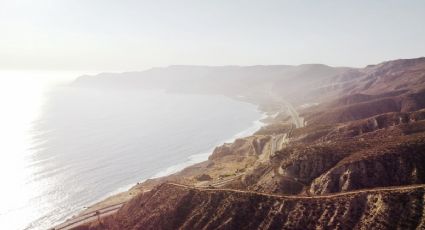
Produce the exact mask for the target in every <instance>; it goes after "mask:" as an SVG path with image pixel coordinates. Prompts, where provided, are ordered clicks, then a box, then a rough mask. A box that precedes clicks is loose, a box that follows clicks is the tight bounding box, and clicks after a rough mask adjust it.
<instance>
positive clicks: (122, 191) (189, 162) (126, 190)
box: [53, 108, 272, 226]
mask: <svg viewBox="0 0 425 230" xmlns="http://www.w3.org/2000/svg"><path fill="white" fill-rule="evenodd" d="M257 111H258V112H259V113H260V114H261V116H260V117H259V118H258V119H256V120H254V121H253V122H252V123H251V125H250V126H249V127H248V128H246V129H244V130H242V131H240V132H238V133H236V134H234V135H233V136H232V137H231V138H228V139H226V140H224V141H221V142H219V143H217V144H215V145H214V147H212V148H211V149H210V150H208V151H207V152H204V153H199V154H194V155H190V156H188V158H187V159H186V161H184V162H182V163H178V164H175V165H172V166H169V167H167V168H165V169H163V170H161V171H159V172H158V173H156V174H154V175H153V176H151V177H149V178H147V179H144V180H141V181H138V182H135V183H132V184H129V185H126V186H121V187H120V188H117V189H116V190H114V191H112V192H110V193H108V194H107V195H105V196H103V197H102V198H99V199H97V200H96V201H94V202H92V203H90V204H88V205H85V206H83V207H81V210H79V211H76V212H75V213H73V214H71V215H70V216H68V217H65V218H64V219H63V220H61V221H58V222H56V223H54V224H53V226H58V225H62V224H64V223H66V222H68V221H69V220H72V219H74V218H76V217H78V216H81V215H85V214H86V213H88V212H91V211H92V210H94V209H98V207H102V206H104V205H105V204H108V203H109V202H110V203H111V204H116V203H119V202H118V201H120V197H121V196H124V197H125V196H128V195H132V192H131V191H132V190H133V189H134V188H135V187H136V186H137V185H139V184H142V183H144V182H146V181H148V180H154V179H158V178H161V177H167V176H170V175H173V174H177V173H179V172H181V171H183V170H185V169H186V168H189V167H192V166H195V165H197V164H200V163H202V162H205V161H207V160H208V158H209V156H211V154H212V153H213V151H214V149H215V148H216V147H218V146H221V145H223V144H225V143H233V142H234V141H235V140H237V139H239V138H244V137H248V136H251V135H253V134H254V133H255V132H257V131H258V130H260V129H261V128H262V127H263V126H264V125H266V124H267V123H266V122H264V120H266V119H267V118H270V117H272V115H270V114H268V112H266V111H264V110H261V109H259V108H257ZM115 199H118V200H116V201H114V200H115Z"/></svg>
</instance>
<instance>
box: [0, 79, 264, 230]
mask: <svg viewBox="0 0 425 230" xmlns="http://www.w3.org/2000/svg"><path fill="white" fill-rule="evenodd" d="M1 77H2V78H0V83H1V84H0V85H1V86H0V90H1V97H2V98H1V99H0V102H1V108H2V110H1V111H0V112H1V117H0V119H1V121H0V125H1V131H0V135H1V136H0V137H1V138H2V142H1V143H0V150H1V152H0V179H1V183H2V186H1V187H2V188H1V190H0V201H1V205H0V229H47V228H49V227H52V226H54V225H55V224H58V223H60V222H62V221H64V220H65V219H66V218H69V217H71V216H72V215H74V214H76V213H78V212H79V211H81V210H82V208H83V207H85V206H88V205H90V204H93V203H95V202H98V201H100V200H101V199H103V198H106V197H107V196H109V195H112V194H114V193H117V192H120V191H123V190H125V189H128V188H129V187H131V186H133V185H134V184H136V183H137V182H140V181H143V180H146V179H148V178H154V177H159V176H165V175H168V174H170V173H174V172H177V171H179V170H181V169H183V168H184V167H186V166H188V165H191V164H194V163H197V162H201V161H203V160H206V159H207V158H208V156H209V155H210V154H211V152H212V150H213V149H214V147H215V146H217V145H220V144H222V143H224V142H225V141H232V139H234V138H235V137H242V136H246V135H249V134H251V133H253V132H254V131H256V130H257V129H258V128H259V126H260V125H261V123H260V122H259V119H260V118H261V117H262V114H261V113H260V112H259V111H258V110H257V108H256V106H254V105H252V104H248V103H243V102H240V101H235V100H232V99H229V98H226V97H224V96H219V95H196V94H175V93H167V92H166V91H164V90H114V89H94V88H80V87H75V86H71V85H69V84H61V85H54V84H47V85H46V84H44V83H43V84H42V83H40V82H39V81H38V80H37V79H36V78H28V77H21V78H20V77H16V76H15V77H14V78H13V79H11V78H10V77H9V78H8V77H7V76H5V75H4V74H3V75H2V76H1Z"/></svg>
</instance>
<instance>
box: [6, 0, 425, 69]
mask: <svg viewBox="0 0 425 230" xmlns="http://www.w3.org/2000/svg"><path fill="white" fill-rule="evenodd" d="M424 12H425V1H423V0H416V1H415V0H410V1H402V0H398V1H394V0H386V1H384V0H376V1H370V0H369V1H363V0H352V1H336V0H334V1H325V0H311V1H307V0H304V1H301V0H300V1H295V0H294V1H285V0H280V1H272V0H258V1H257V0H252V1H250V0H245V1H238V0H211V1H201V0H179V1H177V0H173V1H171V0H169V1H163V0H154V1H143V0H115V1H112V0H37V1H34V0H10V1H6V0H0V70H54V71H61V70H67V71H69V70H70V71H133V70H143V69H147V68H150V67H157V66H168V65H257V64H265V65H267V64H290V65H297V64H305V63H323V64H328V65H331V66H353V67H362V66H365V65H368V64H374V63H379V62H382V61H385V60H392V59H399V58H415V57H420V56H425V42H424V41H425V25H424V21H425V14H424Z"/></svg>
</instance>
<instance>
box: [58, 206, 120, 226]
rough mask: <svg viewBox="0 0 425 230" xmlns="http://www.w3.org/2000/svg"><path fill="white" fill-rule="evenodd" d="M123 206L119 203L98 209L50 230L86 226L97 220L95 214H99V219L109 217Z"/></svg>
mask: <svg viewBox="0 0 425 230" xmlns="http://www.w3.org/2000/svg"><path fill="white" fill-rule="evenodd" d="M123 205H124V203H119V204H115V205H111V206H108V207H105V208H102V209H98V210H96V211H93V212H89V213H86V214H83V215H80V216H77V217H75V218H73V219H70V220H67V221H65V222H64V223H62V224H60V225H58V226H56V227H54V228H51V229H52V230H53V229H54V230H67V229H72V228H75V227H77V226H80V225H82V224H86V223H90V222H93V221H95V220H97V214H99V216H100V217H105V216H109V215H111V214H113V213H115V212H117V211H118V210H119V209H120V208H121V207H122V206H123Z"/></svg>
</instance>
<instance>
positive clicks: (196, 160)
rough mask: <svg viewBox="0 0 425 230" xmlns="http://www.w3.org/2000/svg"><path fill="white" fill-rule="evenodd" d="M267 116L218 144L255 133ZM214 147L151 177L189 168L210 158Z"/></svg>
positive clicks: (264, 115)
mask: <svg viewBox="0 0 425 230" xmlns="http://www.w3.org/2000/svg"><path fill="white" fill-rule="evenodd" d="M266 117H267V114H265V113H263V114H262V116H261V117H260V118H259V119H258V120H256V121H254V122H253V123H252V125H251V126H250V127H249V128H247V129H245V130H243V131H241V132H239V133H237V134H235V135H234V136H233V137H232V138H230V139H228V140H226V141H224V142H222V143H218V144H217V145H220V144H223V143H231V142H234V141H235V140H236V139H238V138H242V137H246V136H250V135H252V134H253V133H255V132H256V131H257V130H259V129H260V128H261V127H262V126H263V125H264V123H263V122H262V120H264V119H265V118H266ZM214 148H215V147H214ZM214 148H213V149H211V150H210V151H208V152H206V153H200V154H195V155H191V156H189V157H188V159H187V160H186V161H185V162H182V163H179V164H176V165H173V166H170V167H168V168H166V169H165V170H162V171H160V172H158V173H157V174H155V175H154V176H153V177H151V179H153V178H159V177H164V176H168V175H171V174H174V173H177V172H180V171H182V170H183V169H185V168H187V167H189V166H191V165H194V164H197V163H200V162H203V161H206V160H208V157H209V156H210V155H211V154H212V152H213V150H214Z"/></svg>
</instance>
